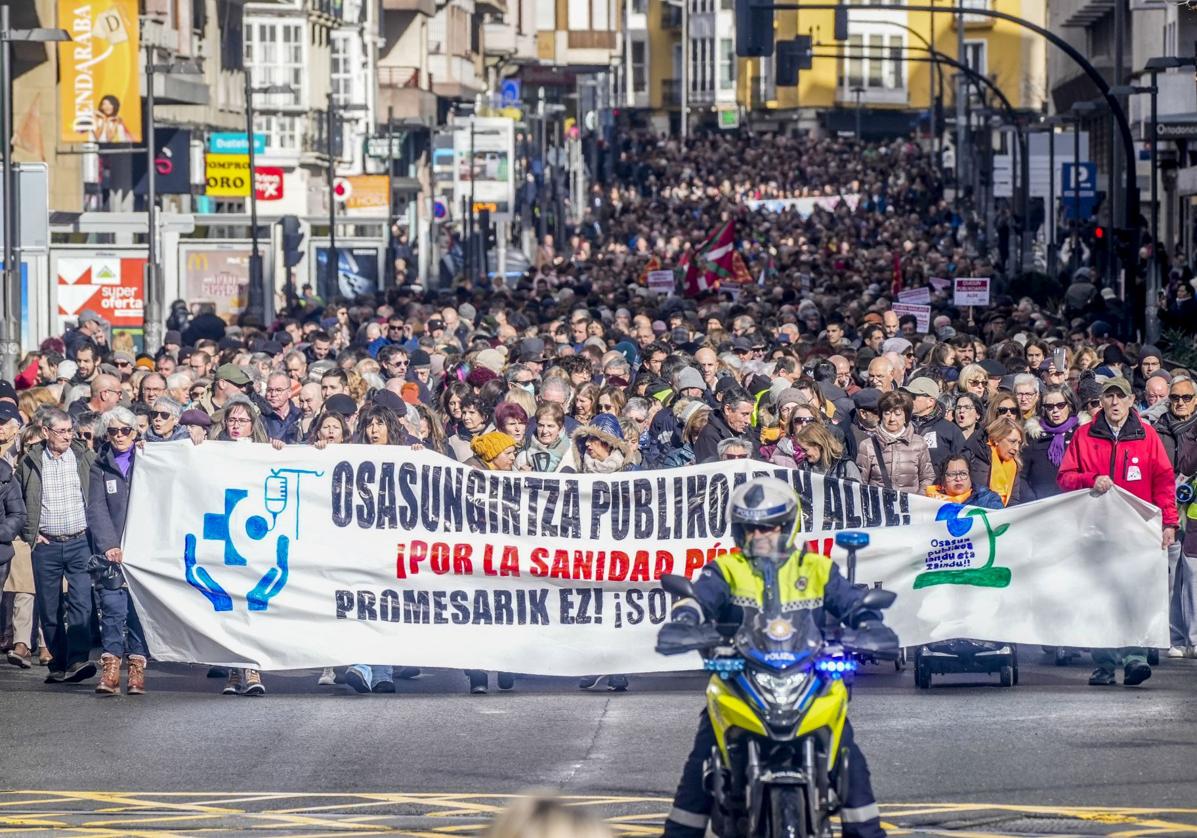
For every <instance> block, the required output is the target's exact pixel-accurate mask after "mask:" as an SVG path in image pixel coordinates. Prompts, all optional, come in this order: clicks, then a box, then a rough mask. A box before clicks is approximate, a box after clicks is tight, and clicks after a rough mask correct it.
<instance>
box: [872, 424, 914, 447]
mask: <svg viewBox="0 0 1197 838" xmlns="http://www.w3.org/2000/svg"><path fill="white" fill-rule="evenodd" d="M873 433H875V434H876V435H877V438H878V439H880V440H881V441H882V442H884V443H885V444H886V445H892V444H893V443H895V442H897V441H898V440H900V439H902V438H903V437H904V436H905V434H906V428H902V430H900V431H898V432H897V433H896V434H891V433H890V432H889V431H887V430H886V429H885V428H884V427H882V426H881V425H878V426H877V427H876V428H875V429H874V430H873Z"/></svg>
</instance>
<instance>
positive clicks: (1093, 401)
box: [1085, 399, 1101, 407]
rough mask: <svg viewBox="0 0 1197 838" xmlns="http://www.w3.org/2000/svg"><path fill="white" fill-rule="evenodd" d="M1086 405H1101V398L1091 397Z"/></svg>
mask: <svg viewBox="0 0 1197 838" xmlns="http://www.w3.org/2000/svg"><path fill="white" fill-rule="evenodd" d="M1085 407H1101V399H1089V401H1087V402H1085Z"/></svg>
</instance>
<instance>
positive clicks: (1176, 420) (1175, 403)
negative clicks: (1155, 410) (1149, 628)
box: [1154, 375, 1197, 658]
mask: <svg viewBox="0 0 1197 838" xmlns="http://www.w3.org/2000/svg"><path fill="white" fill-rule="evenodd" d="M1167 405H1168V410H1167V412H1166V413H1165V414H1164V415H1163V416H1161V417H1160V418H1159V419H1158V420H1157V421H1156V422H1155V425H1154V427H1155V430H1156V433H1158V434H1159V437H1160V442H1162V443H1163V444H1164V451H1165V453H1167V455H1168V461H1169V462H1170V463H1172V468H1173V472H1174V473H1175V475H1176V478H1177V482H1178V483H1180V484H1184V483H1186V482H1188V483H1191V482H1192V477H1193V475H1194V474H1197V386H1195V385H1194V382H1193V379H1192V378H1190V377H1189V376H1188V375H1176V376H1175V377H1173V379H1172V383H1171V385H1170V387H1169V388H1168V399H1167ZM1186 478H1188V480H1186ZM1180 520H1181V523H1182V525H1183V526H1184V537H1183V539H1182V541H1181V543H1174V544H1172V545H1171V546H1169V548H1168V570H1169V575H1168V578H1169V581H1170V582H1171V584H1170V586H1169V593H1170V596H1169V597H1168V602H1169V611H1170V618H1169V620H1168V624H1169V626H1170V628H1171V639H1170V642H1169V648H1168V657H1170V658H1179V657H1197V504H1188V505H1186V507H1185V510H1184V514H1183V515H1181V516H1180Z"/></svg>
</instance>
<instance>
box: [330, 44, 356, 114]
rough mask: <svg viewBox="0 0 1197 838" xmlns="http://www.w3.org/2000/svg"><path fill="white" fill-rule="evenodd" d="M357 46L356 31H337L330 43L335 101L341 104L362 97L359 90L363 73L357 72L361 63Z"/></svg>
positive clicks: (348, 103)
mask: <svg viewBox="0 0 1197 838" xmlns="http://www.w3.org/2000/svg"><path fill="white" fill-rule="evenodd" d="M357 47H358V40H357V38H356V37H355V33H352V32H337V33H335V34H334V35H333V39H332V44H331V45H330V55H331V58H332V92H333V101H334V102H335V103H336V104H338V105H341V106H344V105H350V104H353V103H355V102H359V101H360V100H361V98H362V97H361V96H360V95H358V94H359V91H358V90H357V87H358V85H359V84H360V83H361V80H362V78H361V76H362V74H361V73H358V72H356V69H357V65H358V63H359V59H358V48H357Z"/></svg>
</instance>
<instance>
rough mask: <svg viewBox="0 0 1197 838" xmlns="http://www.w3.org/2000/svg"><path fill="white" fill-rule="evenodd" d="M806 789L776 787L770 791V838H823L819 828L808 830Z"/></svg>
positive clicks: (768, 833)
mask: <svg viewBox="0 0 1197 838" xmlns="http://www.w3.org/2000/svg"><path fill="white" fill-rule="evenodd" d="M806 794H807V792H806V789H804V788H803V787H802V786H774V787H773V788H772V789H770V790H769V829H768V831H767V833H766V834H767V835H768V836H769V838H821V836H819V834H818V831H817V827H816V829H814V830H809V829H807V823H806V812H807V804H806Z"/></svg>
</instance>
